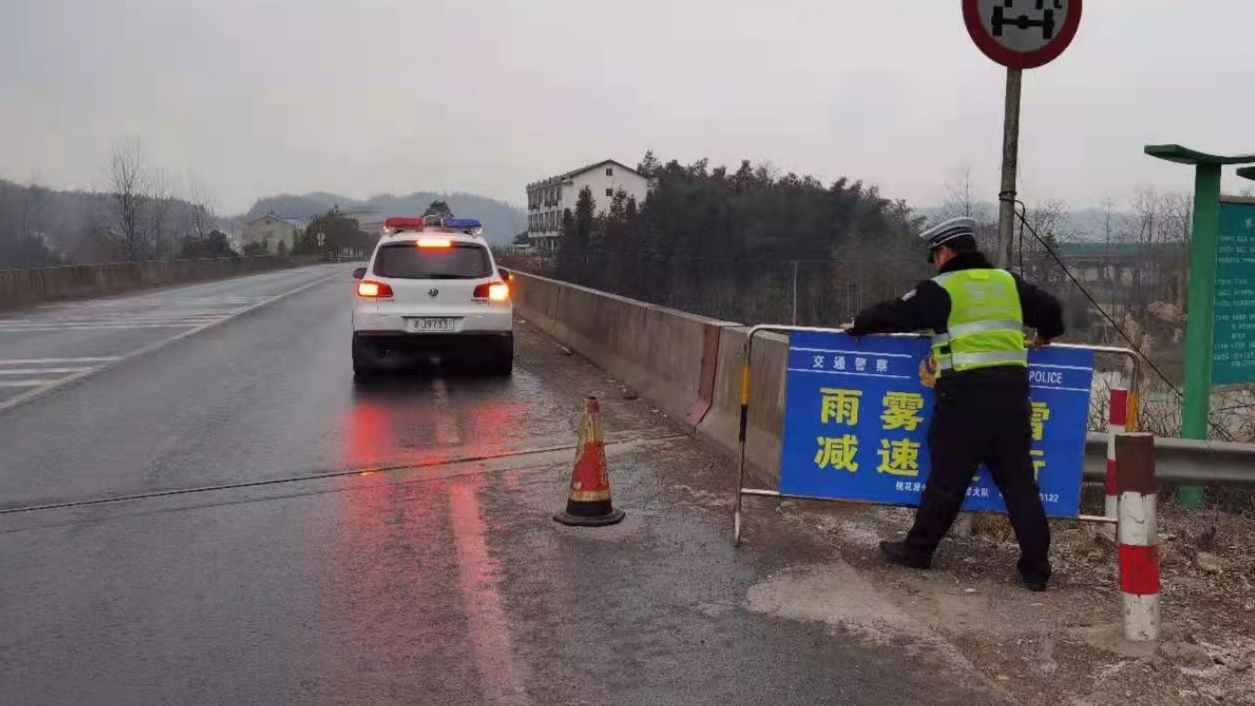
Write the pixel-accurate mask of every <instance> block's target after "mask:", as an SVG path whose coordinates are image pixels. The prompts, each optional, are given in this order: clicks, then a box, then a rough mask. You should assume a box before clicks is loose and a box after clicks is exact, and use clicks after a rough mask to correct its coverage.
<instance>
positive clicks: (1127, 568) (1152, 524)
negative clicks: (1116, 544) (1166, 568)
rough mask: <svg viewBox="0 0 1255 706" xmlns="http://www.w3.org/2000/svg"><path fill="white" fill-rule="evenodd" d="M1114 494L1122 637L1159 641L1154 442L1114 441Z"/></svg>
mask: <svg viewBox="0 0 1255 706" xmlns="http://www.w3.org/2000/svg"><path fill="white" fill-rule="evenodd" d="M1116 491H1117V492H1118V493H1119V494H1120V502H1119V514H1120V528H1119V535H1120V593H1121V602H1122V604H1123V608H1124V637H1125V639H1127V640H1130V641H1132V642H1149V641H1152V640H1157V639H1159V529H1158V525H1157V522H1158V520H1157V518H1156V513H1155V494H1156V486H1155V437H1154V436H1153V435H1151V434H1119V435H1118V436H1117V437H1116Z"/></svg>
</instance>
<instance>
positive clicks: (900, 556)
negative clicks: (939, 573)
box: [880, 542, 932, 570]
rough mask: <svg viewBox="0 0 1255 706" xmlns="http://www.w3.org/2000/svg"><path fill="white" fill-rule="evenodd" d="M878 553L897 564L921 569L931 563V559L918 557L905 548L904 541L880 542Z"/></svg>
mask: <svg viewBox="0 0 1255 706" xmlns="http://www.w3.org/2000/svg"><path fill="white" fill-rule="evenodd" d="M880 553H881V554H884V555H885V556H886V557H887V558H888V559H889V561H891V562H893V563H894V564H897V565H898V566H905V567H907V568H911V569H921V570H923V569H927V568H928V567H929V566H931V565H932V560H931V559H929V558H928V557H920V556H919V555H917V554H915V553H914V552H912V551H911V550H910V549H907V547H906V543H905V542H881V543H880Z"/></svg>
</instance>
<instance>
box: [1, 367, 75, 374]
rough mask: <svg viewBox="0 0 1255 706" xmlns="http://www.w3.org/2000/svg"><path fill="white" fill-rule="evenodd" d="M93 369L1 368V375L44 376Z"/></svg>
mask: <svg viewBox="0 0 1255 706" xmlns="http://www.w3.org/2000/svg"><path fill="white" fill-rule="evenodd" d="M85 370H91V368H0V375H42V374H44V373H58V374H64V373H81V372H83V371H85Z"/></svg>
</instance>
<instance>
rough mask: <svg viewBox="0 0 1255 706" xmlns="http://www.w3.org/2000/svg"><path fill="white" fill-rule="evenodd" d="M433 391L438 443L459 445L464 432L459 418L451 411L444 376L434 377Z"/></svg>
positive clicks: (432, 382)
mask: <svg viewBox="0 0 1255 706" xmlns="http://www.w3.org/2000/svg"><path fill="white" fill-rule="evenodd" d="M431 391H432V393H433V397H434V398H435V401H436V414H437V415H438V416H437V417H436V443H437V444H440V445H441V446H458V445H460V444H461V443H462V434H461V432H460V430H459V429H458V420H457V418H456V417H454V416H453V414H452V413H451V412H450V411H449V387H448V385H446V384H445V381H444V378H439V377H438V378H433V379H432V381H431Z"/></svg>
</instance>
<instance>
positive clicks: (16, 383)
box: [0, 380, 60, 409]
mask: <svg viewBox="0 0 1255 706" xmlns="http://www.w3.org/2000/svg"><path fill="white" fill-rule="evenodd" d="M58 382H60V381H59V380H0V387H39V386H41V385H45V386H46V385H55V384H57V383H58ZM23 396H24V395H23ZM18 399H21V397H19V398H18ZM0 409H3V407H0Z"/></svg>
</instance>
